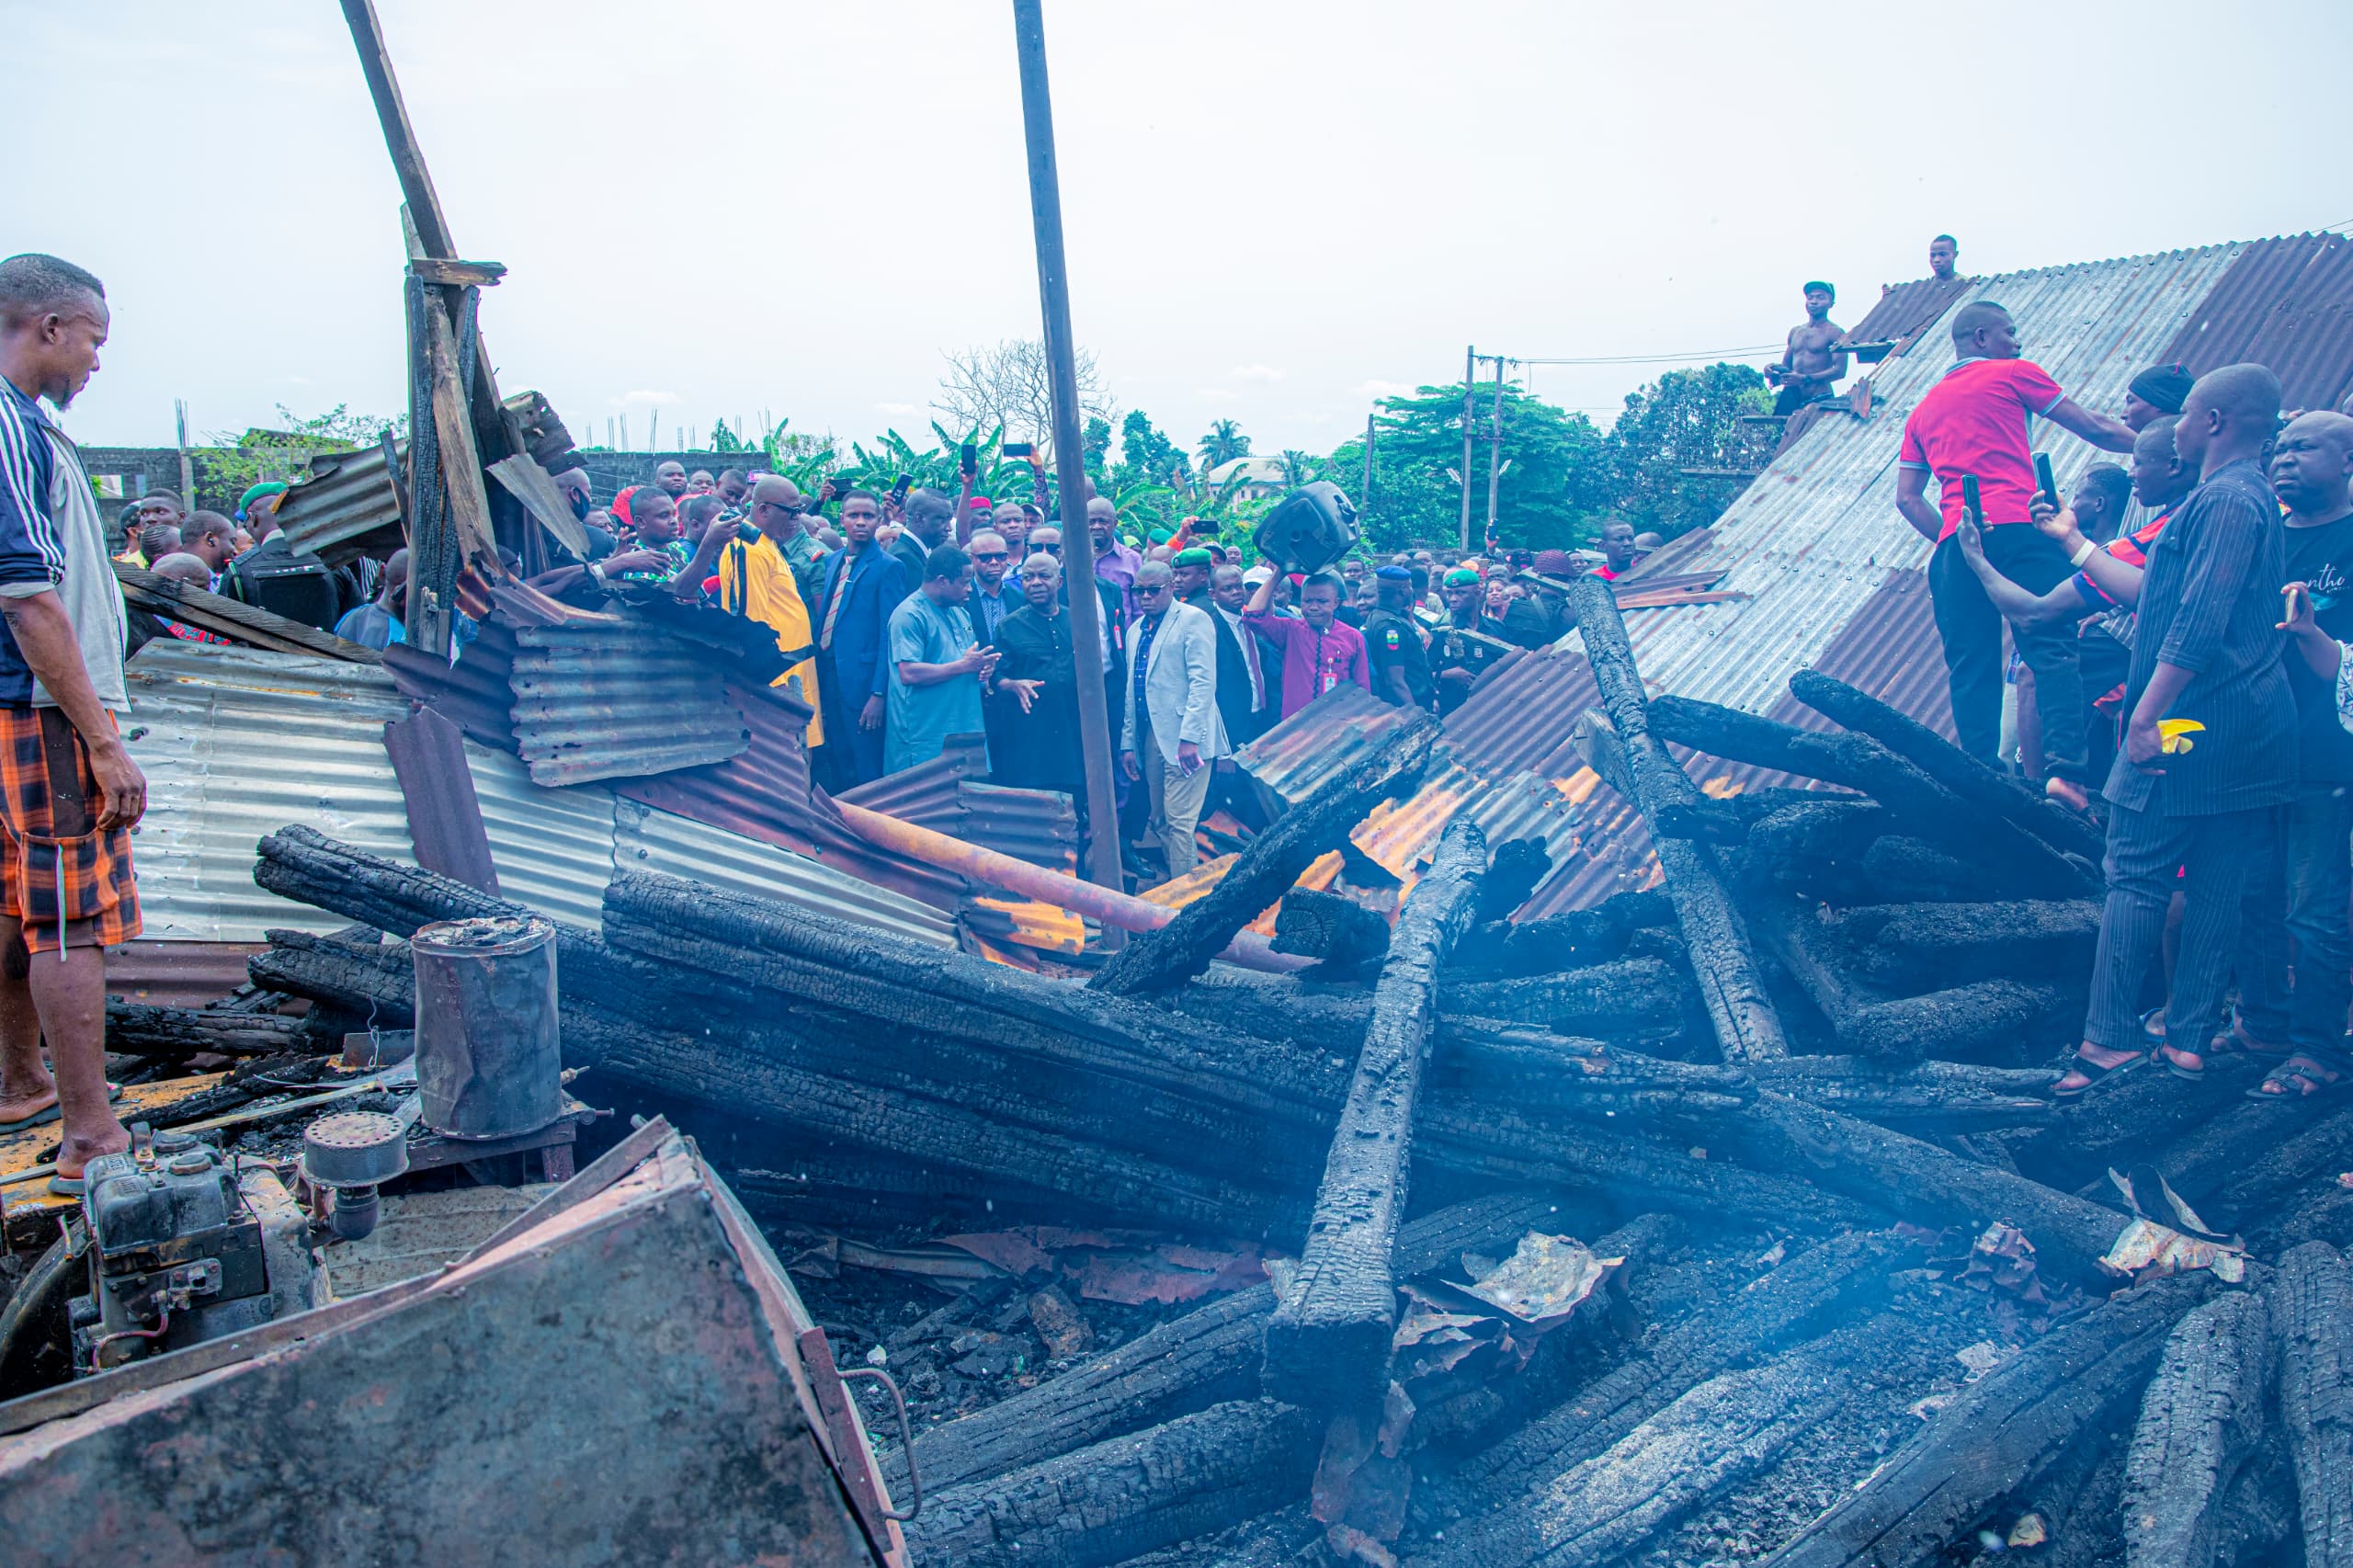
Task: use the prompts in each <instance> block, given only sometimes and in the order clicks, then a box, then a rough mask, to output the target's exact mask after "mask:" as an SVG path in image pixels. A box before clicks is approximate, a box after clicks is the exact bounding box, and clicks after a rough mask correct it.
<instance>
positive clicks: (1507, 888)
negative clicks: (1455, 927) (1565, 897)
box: [1471, 838, 1552, 925]
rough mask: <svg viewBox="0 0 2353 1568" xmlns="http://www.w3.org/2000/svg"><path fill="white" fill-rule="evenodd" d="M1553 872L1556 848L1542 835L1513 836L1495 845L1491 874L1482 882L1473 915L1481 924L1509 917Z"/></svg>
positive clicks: (1489, 872) (1490, 862)
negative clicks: (1548, 844) (1553, 857)
mask: <svg viewBox="0 0 2353 1568" xmlns="http://www.w3.org/2000/svg"><path fill="white" fill-rule="evenodd" d="M1551 874H1552V851H1550V850H1548V849H1546V848H1545V847H1544V841H1543V840H1542V839H1540V838H1509V839H1506V840H1505V841H1504V842H1503V843H1501V844H1498V845H1495V846H1493V848H1492V850H1491V851H1490V853H1489V855H1488V857H1487V874H1486V876H1485V878H1484V879H1483V880H1482V881H1480V883H1479V903H1478V907H1477V908H1476V910H1475V911H1473V913H1472V916H1471V918H1472V921H1473V922H1475V923H1477V924H1480V925H1485V924H1488V923H1490V922H1493V921H1497V920H1507V919H1509V918H1510V917H1511V914H1512V912H1513V911H1514V910H1516V909H1518V907H1519V906H1520V905H1521V904H1523V903H1527V902H1528V900H1529V896H1530V895H1531V894H1533V893H1534V892H1536V890H1537V889H1538V888H1539V887H1540V886H1542V885H1543V881H1544V879H1545V878H1546V877H1548V876H1550V875H1551Z"/></svg>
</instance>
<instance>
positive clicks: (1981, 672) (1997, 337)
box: [1895, 301, 2132, 808]
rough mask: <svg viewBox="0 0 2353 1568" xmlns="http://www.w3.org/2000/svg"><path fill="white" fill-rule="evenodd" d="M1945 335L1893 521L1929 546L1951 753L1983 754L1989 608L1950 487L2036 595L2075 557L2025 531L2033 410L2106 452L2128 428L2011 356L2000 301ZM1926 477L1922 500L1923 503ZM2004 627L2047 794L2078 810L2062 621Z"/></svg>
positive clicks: (2126, 442) (2001, 563)
mask: <svg viewBox="0 0 2353 1568" xmlns="http://www.w3.org/2000/svg"><path fill="white" fill-rule="evenodd" d="M1952 342H1953V348H1954V351H1955V352H1956V353H1958V354H1959V355H1960V359H1959V361H1958V362H1957V363H1956V364H1955V365H1954V366H1953V368H1952V369H1949V370H1948V371H1946V372H1945V375H1944V379H1943V380H1942V381H1938V383H1937V384H1936V385H1935V386H1934V387H1933V388H1931V389H1929V392H1928V393H1927V396H1925V397H1923V398H1922V399H1921V400H1920V403H1919V405H1918V406H1917V407H1915V409H1913V411H1912V417H1911V418H1910V419H1908V420H1906V421H1905V422H1904V448H1903V452H1902V455H1901V457H1900V459H1899V462H1898V467H1897V470H1896V483H1895V505H1896V506H1897V508H1898V509H1899V510H1900V511H1902V512H1903V514H1904V521H1906V522H1908V523H1910V524H1911V525H1912V526H1913V527H1914V528H1917V529H1918V530H1919V531H1920V535H1921V537H1922V538H1924V539H1927V540H1933V541H1934V542H1935V544H1936V547H1937V550H1936V553H1935V554H1934V555H1933V556H1931V557H1930V558H1929V561H1928V592H1929V595H1930V597H1931V598H1932V599H1933V600H1934V601H1935V605H1936V615H1937V633H1938V636H1939V637H1940V638H1941V639H1942V640H1943V642H1944V648H1945V669H1946V671H1947V673H1948V675H1949V677H1950V679H1951V683H1952V722H1953V729H1954V732H1955V733H1957V734H1958V736H1959V737H1960V741H1961V749H1962V750H1964V751H1966V752H1968V753H1969V754H1970V755H1971V756H1978V757H1982V758H1984V760H1985V761H1987V762H1993V761H1995V758H1996V757H1997V756H1999V754H2000V751H2001V738H2002V614H2001V611H1999V610H1998V609H1996V608H1994V601H1993V600H1992V599H1991V598H1989V597H1986V593H1985V587H1984V584H1982V583H1980V582H1979V581H1978V580H1977V575H1976V574H1975V573H1974V572H1972V570H1971V569H1970V565H1969V562H1968V561H1967V560H1966V559H1964V558H1963V556H1962V554H1961V544H1960V541H1959V540H1957V539H1956V538H1955V537H1954V535H1955V533H1956V532H1957V531H1958V530H1959V529H1960V528H1961V511H1962V505H1961V495H1962V483H1961V482H1962V480H1963V478H1964V477H1973V478H1974V479H1975V480H1976V481H1977V488H1978V498H1979V502H1980V504H1981V505H1982V506H1983V507H1984V517H1983V518H1982V519H1981V520H1982V523H1983V525H1984V541H1985V558H1986V560H1987V561H1988V562H1991V563H1992V564H1993V566H1994V569H1995V571H1997V572H1999V573H2000V574H2002V575H2003V576H2005V577H2007V578H2008V579H2009V580H2010V581H2012V582H2014V583H2016V584H2018V585H2019V586H2020V587H2022V588H2025V589H2027V590H2028V591H2029V592H2030V593H2035V594H2044V593H2048V592H2050V591H2051V590H2052V588H2054V587H2057V586H2058V585H2060V584H2062V583H2063V582H2065V581H2066V580H2067V578H2068V576H2069V575H2070V574H2072V573H2073V572H2074V571H2075V568H2076V567H2077V566H2078V565H2080V564H2082V562H2072V561H2069V560H2068V559H2067V554H2066V551H2063V550H2061V549H2060V548H2059V546H2058V545H2056V544H2055V543H2053V542H2052V540H2050V539H2048V538H2046V537H2045V536H2044V535H2043V534H2042V533H2041V531H2040V530H2039V529H2037V528H2035V527H2034V525H2033V519H2032V517H2031V516H2030V515H2029V506H2031V505H2032V503H2033V501H2034V493H2035V479H2034V447H2033V440H2032V436H2031V427H2032V425H2033V421H2034V419H2035V417H2036V416H2037V415H2040V416H2041V417H2042V418H2045V419H2048V420H2050V421H2051V422H2052V424H2053V425H2056V426H2059V427H2060V428H2061V429H2063V430H2066V431H2069V432H2071V433H2073V434H2075V435H2077V436H2080V437H2083V438H2084V439H2085V440H2086V441H2089V442H2091V443H2092V444H2093V445H2094V446H2097V447H2102V448H2105V449H2108V450H2109V451H2113V452H2129V451H2131V449H2132V432H2131V430H2129V429H2127V428H2126V427H2125V426H2124V425H2123V423H2122V422H2121V421H2120V420H2115V419H2111V418H2109V417H2108V416H2107V415H2102V414H2094V413H2092V412H2091V411H2089V410H2088V409H2086V408H2083V407H2081V406H2079V405H2078V404H2077V403H2075V400H2073V399H2072V398H2070V397H2068V395H2067V393H2066V391H2065V389H2063V388H2062V387H2061V386H2060V385H2059V383H2058V382H2057V381H2053V380H2052V379H2051V375H2050V373H2049V372H2048V371H2046V370H2044V369H2042V367H2041V366H2040V365H2037V364H2035V363H2033V362H2032V361H2030V360H2027V359H2022V358H2019V357H2018V328H2017V326H2016V325H2015V324H2012V322H2011V320H2010V312H2008V311H2006V310H2004V309H2003V308H2002V307H2001V306H1999V305H1996V304H1994V303H1992V302H1990V301H1979V302H1977V303H1974V304H1969V305H1964V306H1962V307H1961V309H1960V310H1958V311H1956V312H1953V319H1952ZM1932 475H1933V476H1934V477H1935V479H1936V481H1937V501H1936V504H1935V505H1933V506H1932V505H1930V504H1929V501H1928V498H1927V490H1928V480H1929V478H1930V477H1931V476H1932ZM2010 635H2011V638H2012V640H2013V641H2014V642H2015V643H2016V644H2017V647H2018V653H2019V656H2020V657H2022V658H2024V659H2025V661H2026V663H2027V665H2028V667H2029V668H2030V669H2031V670H2033V671H2034V692H2035V702H2036V704H2037V706H2038V708H2039V709H2040V713H2041V718H2042V746H2043V759H2044V762H2045V764H2046V766H2047V767H2049V768H2050V770H2051V774H2052V780H2051V785H2050V789H2051V792H2052V794H2053V795H2054V796H2056V797H2058V798H2060V799H2063V800H2065V801H2068V802H2069V803H2070V804H2072V805H2075V806H2076V807H2078V808H2081V807H2082V806H2083V805H2084V804H2085V803H2086V789H2087V787H2088V784H2089V780H2088V779H2086V777H2085V757H2084V742H2083V735H2084V685H2083V676H2082V673H2081V671H2080V669H2079V668H2078V666H2077V664H2076V654H2077V650H2076V644H2075V637H2074V635H2073V634H2072V632H2071V631H2069V630H2068V629H2066V628H2064V627H2052V626H2028V625H2020V624H2015V623H2014V624H2013V625H2012V626H2011V628H2010Z"/></svg>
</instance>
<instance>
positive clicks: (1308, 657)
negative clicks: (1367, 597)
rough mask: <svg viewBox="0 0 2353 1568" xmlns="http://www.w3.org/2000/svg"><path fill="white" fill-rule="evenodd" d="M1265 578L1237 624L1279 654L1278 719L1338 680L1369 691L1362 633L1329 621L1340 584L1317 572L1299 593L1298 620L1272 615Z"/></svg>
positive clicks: (1271, 581) (1270, 579)
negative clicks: (1280, 708)
mask: <svg viewBox="0 0 2353 1568" xmlns="http://www.w3.org/2000/svg"><path fill="white" fill-rule="evenodd" d="M1278 581H1279V578H1277V577H1275V576H1273V575H1272V574H1269V575H1268V576H1267V580H1266V581H1265V582H1263V583H1261V584H1259V585H1258V591H1257V592H1256V593H1255V594H1253V595H1251V596H1250V604H1249V607H1248V608H1245V610H1244V611H1243V612H1242V624H1243V625H1245V626H1246V627H1248V628H1249V629H1250V630H1251V631H1254V632H1256V634H1257V636H1258V638H1259V639H1260V641H1262V642H1270V643H1272V644H1274V646H1275V647H1277V648H1278V649H1279V650H1281V652H1282V656H1283V717H1284V718H1286V719H1288V718H1290V716H1291V715H1292V714H1294V713H1296V712H1298V711H1299V710H1301V709H1302V708H1304V707H1306V706H1307V705H1308V704H1309V703H1311V702H1313V701H1314V700H1315V699H1317V698H1319V697H1321V696H1323V695H1324V693H1325V692H1327V691H1329V690H1331V689H1332V688H1333V687H1336V686H1338V685H1339V684H1340V683H1341V682H1343V681H1351V680H1352V681H1354V682H1356V683H1357V684H1358V686H1360V687H1364V688H1365V690H1367V691H1370V690H1371V689H1372V665H1371V662H1370V660H1369V659H1367V658H1366V656H1365V647H1364V633H1363V632H1361V631H1358V630H1357V629H1356V628H1355V627H1353V626H1350V625H1348V624H1347V623H1346V622H1345V621H1340V620H1336V619H1333V618H1334V617H1335V616H1336V614H1337V613H1338V611H1339V608H1340V579H1339V578H1337V577H1336V576H1334V575H1332V574H1330V573H1329V572H1318V573H1317V574H1315V575H1314V576H1313V577H1310V578H1309V579H1308V580H1307V581H1306V583H1305V584H1304V585H1302V586H1301V588H1300V590H1299V613H1300V619H1297V620H1293V619H1291V618H1290V617H1289V616H1287V615H1277V614H1276V613H1275V610H1274V603H1275V584H1276V583H1277V582H1278Z"/></svg>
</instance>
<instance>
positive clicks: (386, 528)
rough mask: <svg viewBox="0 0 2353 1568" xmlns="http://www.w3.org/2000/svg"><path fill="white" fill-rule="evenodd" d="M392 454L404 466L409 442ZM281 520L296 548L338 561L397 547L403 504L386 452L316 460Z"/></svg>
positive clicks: (289, 495)
mask: <svg viewBox="0 0 2353 1568" xmlns="http://www.w3.org/2000/svg"><path fill="white" fill-rule="evenodd" d="M394 450H395V452H396V453H397V454H398V456H399V459H400V460H401V461H402V463H403V464H405V463H406V462H407V460H408V443H407V442H406V441H400V442H396V443H394ZM278 522H279V523H280V524H281V525H282V526H283V527H284V528H285V529H286V536H287V538H288V539H290V540H292V541H293V544H294V548H295V549H297V550H308V551H313V552H315V553H316V554H318V555H320V556H322V557H324V558H325V559H326V560H328V561H331V562H338V563H340V562H345V561H348V560H351V559H352V558H353V557H355V556H358V555H361V554H365V553H368V552H369V551H371V550H373V551H390V550H396V549H398V548H399V547H400V543H401V512H400V502H399V499H398V497H397V496H395V495H394V494H393V492H392V478H391V475H390V474H389V473H388V472H387V471H386V470H385V467H384V450H383V448H382V447H381V445H379V446H373V447H365V448H362V449H359V450H358V451H350V452H322V453H320V454H319V455H318V456H316V457H314V458H313V459H312V460H311V472H310V476H309V477H308V478H306V479H304V480H303V481H302V482H301V483H299V484H296V485H294V486H292V487H291V488H290V489H289V490H288V491H287V492H286V495H285V498H284V499H283V500H281V501H279V502H278Z"/></svg>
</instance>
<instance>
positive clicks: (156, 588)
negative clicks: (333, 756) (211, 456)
mask: <svg viewBox="0 0 2353 1568" xmlns="http://www.w3.org/2000/svg"><path fill="white" fill-rule="evenodd" d="M112 565H113V567H114V574H115V580H116V582H117V583H119V585H121V587H122V597H123V601H124V602H125V603H126V604H129V605H131V606H133V607H135V608H139V609H143V610H146V611H148V612H149V613H151V614H153V615H159V616H162V617H163V618H164V619H166V620H182V621H186V622H187V623H188V625H190V626H196V627H201V628H202V629H203V630H205V631H210V632H212V633H214V634H216V635H218V636H222V637H228V638H233V639H234V640H235V641H237V642H249V643H251V644H252V645H253V646H255V647H256V648H267V649H268V650H269V651H270V652H272V653H303V654H309V655H312V656H313V657H320V658H328V659H342V660H346V661H347V662H348V663H351V664H355V665H374V664H381V662H382V661H383V655H382V654H381V653H377V652H376V650H375V649H373V648H370V647H368V646H367V645H366V644H364V643H359V642H351V641H350V640H349V639H347V638H343V637H337V636H335V634H334V633H332V632H328V631H320V630H319V629H318V628H317V627H315V626H309V625H306V624H304V623H303V622H301V621H299V620H290V619H287V618H286V617H284V616H282V615H278V614H277V613H275V612H273V611H270V610H266V609H260V608H256V607H255V606H253V605H249V604H246V603H244V601H243V600H240V599H233V598H229V597H225V596H224V595H221V594H215V593H210V592H208V591H207V590H205V589H203V588H199V587H197V586H195V585H192V584H188V583H183V582H181V581H180V580H179V579H177V578H176V577H163V576H158V575H157V574H154V573H153V572H146V571H142V570H141V569H140V568H138V567H136V566H133V565H131V563H130V562H127V561H117V562H112Z"/></svg>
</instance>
